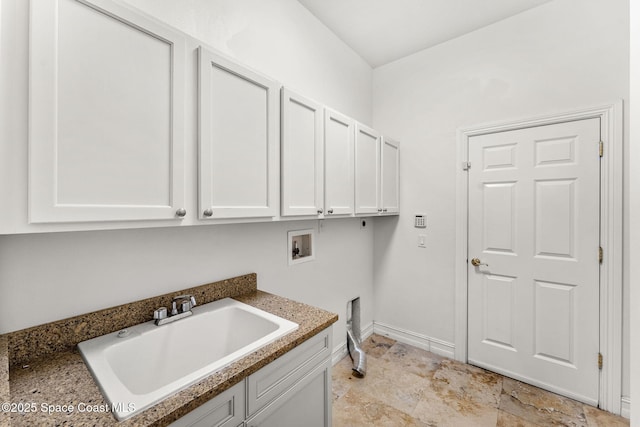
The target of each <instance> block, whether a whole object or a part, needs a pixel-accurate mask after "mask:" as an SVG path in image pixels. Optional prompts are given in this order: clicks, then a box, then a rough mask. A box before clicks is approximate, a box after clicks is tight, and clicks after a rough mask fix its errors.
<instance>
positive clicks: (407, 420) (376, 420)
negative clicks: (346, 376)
mask: <svg viewBox="0 0 640 427" xmlns="http://www.w3.org/2000/svg"><path fill="white" fill-rule="evenodd" d="M332 421H333V427H372V426H375V427H400V426H407V427H429V426H428V425H427V424H424V423H422V422H420V421H419V420H416V419H415V418H413V417H411V416H410V415H408V414H405V413H404V412H401V411H398V410H397V409H395V408H393V407H391V406H389V405H387V404H385V403H383V402H382V401H380V400H378V399H376V398H374V397H373V396H370V395H369V394H367V393H364V392H358V391H356V390H353V389H352V390H349V391H348V392H347V393H346V394H345V395H344V396H343V397H342V398H341V399H339V400H338V401H337V402H335V403H334V405H333V420H332Z"/></svg>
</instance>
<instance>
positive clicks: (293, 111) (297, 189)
mask: <svg viewBox="0 0 640 427" xmlns="http://www.w3.org/2000/svg"><path fill="white" fill-rule="evenodd" d="M322 116H323V108H322V106H321V105H320V104H318V103H317V102H315V101H312V100H311V99H308V98H305V97H303V96H301V95H298V94H296V93H294V92H292V91H291V90H289V89H287V88H283V89H282V152H281V157H282V164H281V168H282V195H281V197H282V212H281V215H282V216H293V215H318V214H322V213H323V211H324V206H323V201H324V200H323V194H324V188H323V126H322V120H323V119H322Z"/></svg>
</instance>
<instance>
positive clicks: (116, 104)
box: [29, 0, 185, 223]
mask: <svg viewBox="0 0 640 427" xmlns="http://www.w3.org/2000/svg"><path fill="white" fill-rule="evenodd" d="M29 55H30V58H29V72H30V75H29V221H30V222H32V223H45V222H53V223H55V222H84V221H117V220H154V219H172V218H180V217H181V216H183V211H182V209H181V208H183V203H184V198H183V197H184V152H183V151H184V130H183V125H184V123H183V122H184V87H183V86H184V66H185V39H184V37H183V36H182V35H181V34H180V33H178V32H175V31H173V30H171V29H170V28H169V27H166V26H163V25H161V24H158V23H156V22H155V21H151V20H149V19H147V18H146V17H144V16H142V15H140V14H138V13H136V12H134V11H132V10H131V9H128V8H126V7H124V6H121V5H119V4H117V3H114V2H111V1H109V0H33V1H32V2H31V22H30V53H29ZM178 210H180V211H179V212H178V213H177V211H178Z"/></svg>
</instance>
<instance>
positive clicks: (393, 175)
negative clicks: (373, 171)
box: [380, 136, 400, 214]
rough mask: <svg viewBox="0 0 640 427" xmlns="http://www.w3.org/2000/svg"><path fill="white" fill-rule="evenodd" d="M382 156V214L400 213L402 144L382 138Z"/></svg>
mask: <svg viewBox="0 0 640 427" xmlns="http://www.w3.org/2000/svg"><path fill="white" fill-rule="evenodd" d="M381 146H382V154H381V156H380V161H381V165H380V169H381V171H382V175H381V185H380V189H381V191H382V193H381V197H380V199H381V206H382V213H389V214H391V213H399V212H400V198H399V197H400V143H399V142H397V141H394V140H392V139H390V138H387V137H385V136H383V137H382V144H381Z"/></svg>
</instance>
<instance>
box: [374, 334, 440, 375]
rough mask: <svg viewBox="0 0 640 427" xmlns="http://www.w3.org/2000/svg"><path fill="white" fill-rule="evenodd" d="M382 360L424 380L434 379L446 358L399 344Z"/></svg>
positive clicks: (390, 349)
mask: <svg viewBox="0 0 640 427" xmlns="http://www.w3.org/2000/svg"><path fill="white" fill-rule="evenodd" d="M380 359H381V360H384V361H386V362H388V363H392V364H394V365H395V366H397V367H399V368H401V369H403V370H405V371H406V372H411V373H412V374H415V375H418V376H420V377H422V378H432V377H433V374H434V372H435V371H436V370H438V368H440V364H441V362H442V360H443V359H444V358H443V357H442V356H438V355H437V354H434V353H431V352H428V351H425V350H422V349H419V348H416V347H413V346H410V345H407V344H403V343H400V342H397V343H395V344H394V345H393V346H391V348H389V350H388V351H387V352H386V353H385V354H384V355H383V356H382V357H381V358H380Z"/></svg>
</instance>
